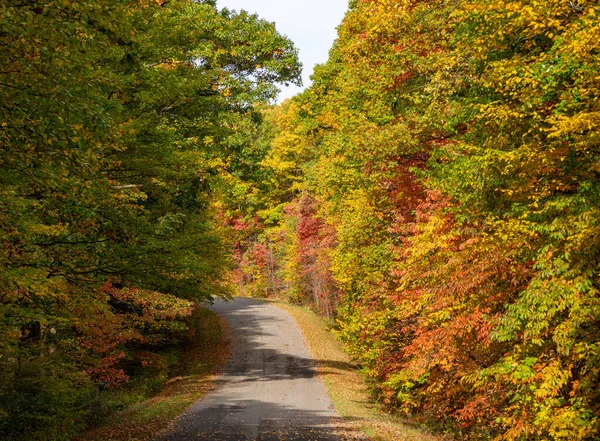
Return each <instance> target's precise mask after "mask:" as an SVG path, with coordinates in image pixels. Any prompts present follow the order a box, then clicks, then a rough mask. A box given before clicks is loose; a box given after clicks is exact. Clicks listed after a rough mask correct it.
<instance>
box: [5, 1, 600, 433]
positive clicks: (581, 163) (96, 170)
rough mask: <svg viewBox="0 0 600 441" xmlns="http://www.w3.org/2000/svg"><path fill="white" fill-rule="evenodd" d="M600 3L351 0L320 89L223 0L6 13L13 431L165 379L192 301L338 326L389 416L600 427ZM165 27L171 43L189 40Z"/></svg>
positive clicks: (78, 415)
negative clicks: (294, 86)
mask: <svg viewBox="0 0 600 441" xmlns="http://www.w3.org/2000/svg"><path fill="white" fill-rule="evenodd" d="M599 14H600V6H599V5H598V4H597V1H593V0H455V1H445V0H419V1H417V0H351V1H350V4H349V9H348V12H347V14H346V16H345V18H344V20H343V22H342V23H341V24H340V26H339V28H338V39H337V41H336V42H335V44H334V46H333V48H332V49H331V51H330V55H329V60H328V61H327V62H326V63H325V64H322V65H318V66H317V67H316V68H315V72H314V74H313V77H312V80H313V83H312V85H311V86H310V87H309V88H307V89H306V90H305V91H304V92H302V93H301V94H299V95H297V96H295V97H293V98H292V99H289V100H286V101H285V102H284V103H283V104H281V105H273V104H272V103H273V100H274V98H275V97H276V94H277V85H278V84H284V83H298V82H299V81H300V71H301V65H300V63H299V61H298V54H297V50H296V48H295V47H294V44H293V43H292V42H291V41H290V40H289V39H288V38H286V37H285V36H283V35H281V34H279V33H278V32H277V31H276V29H275V25H274V24H271V23H268V22H266V21H264V20H261V19H260V18H258V17H257V16H256V15H251V14H248V13H245V12H239V13H238V12H231V11H228V10H227V9H219V8H218V7H217V4H216V2H215V1H211V0H200V1H191V0H170V1H165V0H120V1H111V0H77V1H69V0H31V1H26V2H23V1H22V0H4V1H3V2H2V3H1V4H0V47H1V49H0V60H1V66H2V67H0V100H1V103H2V105H1V106H0V125H1V129H0V145H1V147H2V148H1V150H0V170H1V171H0V240H1V243H2V247H1V248H0V435H1V438H2V439H6V440H10V441H13V440H14V441H25V440H27V441H30V440H31V441H50V440H69V439H71V438H72V437H73V436H74V435H75V434H76V433H78V432H80V431H82V430H83V429H85V428H86V427H89V426H93V425H94V424H97V423H98V421H97V420H98V419H99V418H101V416H102V415H107V414H109V413H111V412H114V411H116V410H118V409H119V408H120V407H122V406H123V405H124V404H123V403H117V402H115V399H114V396H115V391H119V390H123V389H126V388H128V387H130V386H131V384H132V383H135V384H138V386H139V388H141V389H143V390H144V391H145V392H144V393H146V394H151V393H153V391H156V390H157V388H160V387H161V385H162V384H163V383H164V381H165V380H166V375H167V373H168V370H169V366H170V365H171V364H172V363H173V362H174V361H173V360H176V359H177V356H178V351H180V345H179V343H178V342H179V340H180V338H181V337H180V336H181V334H182V332H184V331H185V329H186V326H188V320H189V318H190V316H191V314H192V310H193V309H194V307H195V306H196V305H197V304H199V303H200V302H204V301H210V300H211V299H213V298H215V297H222V298H229V297H231V296H233V295H247V296H254V297H262V298H279V299H286V300H287V301H289V302H292V303H295V304H301V305H305V306H308V307H310V308H312V309H314V310H315V311H317V312H318V313H320V314H321V315H323V316H324V317H325V318H326V319H327V320H328V321H329V323H330V325H331V328H332V329H333V331H334V332H335V333H336V335H337V336H338V338H339V339H341V340H342V341H343V342H344V343H345V346H346V349H347V351H348V353H349V354H350V355H351V356H352V358H353V359H354V360H355V361H356V362H357V363H358V364H359V365H360V367H361V370H362V372H363V374H364V375H365V376H366V377H367V378H368V381H369V384H370V385H371V387H372V392H373V396H374V399H376V400H377V402H379V403H381V405H383V406H384V407H385V408H386V409H387V410H388V411H389V412H392V413H396V414H399V415H403V416H405V417H406V418H408V419H409V420H410V421H414V422H416V423H419V424H423V425H427V426H428V427H430V428H432V430H434V431H438V432H444V433H446V434H449V435H450V436H452V437H453V438H454V439H457V440H473V441H484V440H497V441H525V440H527V441H542V440H557V441H558V440H561V441H592V440H598V439H600V292H599V288H600V148H599V146H600V131H599V125H600V58H599V55H600V20H599V18H598V15H599ZM165 30H168V32H165Z"/></svg>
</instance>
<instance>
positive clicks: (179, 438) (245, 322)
mask: <svg viewBox="0 0 600 441" xmlns="http://www.w3.org/2000/svg"><path fill="white" fill-rule="evenodd" d="M213 310H214V311H215V312H217V313H219V314H221V315H222V316H223V317H224V318H225V319H226V320H227V322H228V323H229V326H230V327H231V331H232V344H233V346H232V354H231V360H230V362H229V364H228V366H227V367H226V368H225V371H224V373H223V375H222V376H221V377H220V378H219V379H218V387H217V389H216V390H215V391H214V392H213V393H211V394H210V395H209V396H207V397H205V398H204V399H203V400H202V401H200V402H198V403H196V404H194V405H193V406H192V407H191V408H190V409H189V410H188V411H187V412H186V413H185V414H184V415H183V416H182V417H181V418H180V419H179V420H178V421H177V423H176V424H175V426H174V427H173V428H172V429H171V431H169V432H168V433H166V434H165V435H163V436H162V437H160V438H159V440H160V441H192V440H195V441H198V440H203V441H250V440H253V441H254V440H256V441H340V440H341V438H340V435H339V434H338V429H339V427H340V419H339V416H338V415H337V414H336V413H335V411H334V410H333V406H332V403H331V401H330V399H329V396H328V395H327V390H326V388H325V385H324V384H323V383H322V381H321V380H319V379H318V378H316V376H315V370H314V368H313V361H312V360H311V357H310V355H309V353H308V351H307V349H306V347H305V344H304V339H303V336H302V333H301V331H300V329H299V328H298V326H297V325H296V323H295V322H294V320H293V319H292V318H291V317H290V316H289V315H288V314H287V313H286V312H285V311H283V310H281V309H279V308H277V307H275V306H271V305H269V304H265V303H263V302H259V301H256V300H251V299H236V300H235V301H232V302H227V303H225V302H218V303H217V304H215V306H214V307H213ZM344 438H346V436H344Z"/></svg>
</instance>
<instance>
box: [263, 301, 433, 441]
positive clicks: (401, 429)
mask: <svg viewBox="0 0 600 441" xmlns="http://www.w3.org/2000/svg"><path fill="white" fill-rule="evenodd" d="M271 303H273V304H275V305H276V306H278V307H280V308H282V309H284V310H285V311H287V312H288V313H289V314H290V315H292V317H294V319H295V320H296V322H297V323H298V324H299V326H300V328H301V329H302V331H303V333H304V336H305V338H306V341H307V343H308V346H309V348H310V351H311V353H312V355H313V357H314V358H315V360H318V371H319V376H320V377H321V378H322V379H323V381H324V382H325V384H326V386H327V389H328V390H329V395H330V396H331V399H332V401H333V404H334V405H335V408H336V410H337V411H338V413H339V414H340V415H341V416H342V417H344V418H345V419H346V420H347V421H349V422H350V423H351V424H353V425H354V426H356V428H357V429H359V430H360V431H362V432H363V433H365V434H366V435H368V436H369V437H371V438H373V439H374V440H377V441H409V440H410V441H436V440H438V441H439V439H440V438H437V437H435V436H433V435H432V434H430V433H428V432H427V431H425V430H423V429H420V428H418V427H414V426H411V425H410V424H409V423H408V422H407V421H405V420H402V419H400V418H397V417H394V416H391V415H387V414H385V413H384V412H383V411H382V410H381V409H380V407H379V406H378V405H377V404H376V403H374V402H373V400H372V399H371V395H370V394H369V390H368V387H367V385H366V383H365V381H364V379H363V377H362V376H361V375H360V373H359V371H358V368H356V367H355V366H354V364H353V363H352V361H351V360H350V358H349V357H348V355H347V354H346V353H345V352H344V350H343V345H342V343H341V342H339V341H338V340H336V339H335V337H334V336H333V334H332V333H331V332H330V331H329V329H328V327H327V323H326V322H325V320H324V319H323V318H322V317H320V316H318V315H317V314H315V313H314V312H312V311H311V310H309V309H307V308H303V307H300V306H295V305H290V304H289V303H285V302H280V301H271ZM352 366H354V368H352ZM349 367H350V368H349Z"/></svg>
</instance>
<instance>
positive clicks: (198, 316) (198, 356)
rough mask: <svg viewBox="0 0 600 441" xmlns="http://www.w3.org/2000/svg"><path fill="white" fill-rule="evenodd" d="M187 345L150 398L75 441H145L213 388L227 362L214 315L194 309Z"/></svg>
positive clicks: (224, 335)
mask: <svg viewBox="0 0 600 441" xmlns="http://www.w3.org/2000/svg"><path fill="white" fill-rule="evenodd" d="M192 323H193V324H194V325H193V328H192V329H191V330H190V336H189V337H190V338H189V340H190V344H189V346H188V348H187V349H186V351H185V352H184V353H183V355H182V357H181V359H180V361H179V364H178V366H177V369H176V370H175V372H174V375H173V376H171V378H169V379H168V380H167V382H166V384H165V386H164V387H163V388H162V389H161V390H160V391H159V392H158V393H157V394H156V395H154V396H153V397H151V398H149V399H147V400H145V401H143V402H141V403H138V404H135V405H133V406H132V407H130V408H128V409H126V410H124V411H122V412H119V413H117V414H115V415H114V416H112V417H111V418H109V420H108V422H107V423H106V424H103V425H102V426H100V427H98V428H95V429H92V430H89V431H87V432H85V433H83V434H82V435H80V436H78V437H77V438H75V440H76V441H149V440H152V439H153V438H155V437H156V435H157V434H159V433H160V432H162V431H163V430H165V429H166V428H167V427H169V425H170V424H171V422H173V421H174V420H175V419H176V418H177V417H178V416H179V415H181V414H182V413H183V412H184V411H185V410H186V409H187V408H188V407H189V406H190V405H192V404H193V403H194V402H196V401H197V400H199V399H200V398H202V397H203V396H204V395H206V394H207V393H208V392H210V391H211V390H212V389H213V387H214V381H213V380H214V378H215V375H216V374H217V373H218V372H219V370H220V368H221V367H222V366H223V364H224V363H225V361H226V360H227V357H228V354H229V336H228V332H227V326H226V324H225V323H224V321H223V320H221V319H220V318H219V317H218V316H217V315H216V314H214V313H213V312H211V311H209V310H208V309H205V308H201V307H197V308H196V309H195V311H194V315H193V320H192Z"/></svg>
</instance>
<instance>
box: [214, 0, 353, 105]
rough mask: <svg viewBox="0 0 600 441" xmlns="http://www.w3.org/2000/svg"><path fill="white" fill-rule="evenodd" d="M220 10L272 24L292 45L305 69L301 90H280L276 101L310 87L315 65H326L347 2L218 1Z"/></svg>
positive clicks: (290, 0) (308, 0)
mask: <svg viewBox="0 0 600 441" xmlns="http://www.w3.org/2000/svg"><path fill="white" fill-rule="evenodd" d="M217 6H218V7H219V8H228V9H235V10H236V11H239V10H242V9H243V10H245V11H248V12H250V13H255V14H258V16H259V17H261V18H264V19H265V20H267V21H270V22H274V23H275V25H276V27H277V30H278V31H279V32H280V33H281V34H284V35H286V36H287V37H288V38H289V39H290V40H292V41H293V42H294V44H295V45H296V47H298V50H299V52H300V61H301V62H302V64H303V66H304V71H303V74H302V80H303V83H304V86H303V87H297V86H290V87H285V86H283V88H282V91H281V93H280V94H279V101H280V102H281V101H283V100H284V99H286V98H289V97H291V96H294V95H296V94H297V93H300V92H301V91H302V90H303V89H304V88H306V87H309V86H310V78H309V77H310V76H311V75H312V73H313V69H314V66H315V64H321V63H324V62H326V61H327V58H328V55H329V49H331V46H332V45H333V42H334V40H335V39H336V38H337V30H336V28H337V26H339V25H340V23H341V22H342V19H343V18H344V15H345V13H346V11H347V9H348V0H287V1H286V0H217Z"/></svg>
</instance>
